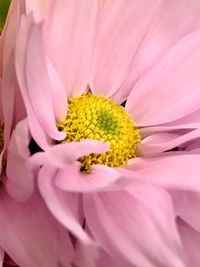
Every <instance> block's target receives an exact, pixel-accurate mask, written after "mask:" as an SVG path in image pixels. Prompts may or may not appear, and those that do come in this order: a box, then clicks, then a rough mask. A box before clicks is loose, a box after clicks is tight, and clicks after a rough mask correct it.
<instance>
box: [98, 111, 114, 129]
mask: <svg viewBox="0 0 200 267" xmlns="http://www.w3.org/2000/svg"><path fill="white" fill-rule="evenodd" d="M97 126H98V127H99V128H100V129H101V130H103V131H104V132H105V133H110V134H114V133H115V132H116V130H117V128H118V124H117V120H116V119H115V118H114V117H113V115H112V114H110V112H109V111H107V110H101V111H100V112H99V113H98V114H97Z"/></svg>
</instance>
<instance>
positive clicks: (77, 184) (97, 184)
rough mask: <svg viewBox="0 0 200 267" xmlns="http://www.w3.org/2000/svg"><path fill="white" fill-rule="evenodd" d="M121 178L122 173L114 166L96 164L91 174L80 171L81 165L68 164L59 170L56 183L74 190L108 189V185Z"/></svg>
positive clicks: (65, 188) (60, 186)
mask: <svg viewBox="0 0 200 267" xmlns="http://www.w3.org/2000/svg"><path fill="white" fill-rule="evenodd" d="M119 178H120V173H119V172H118V171H117V170H114V169H113V168H109V167H107V166H103V165H95V166H93V167H92V168H91V172H90V173H89V174H83V173H81V172H80V165H79V164H77V165H75V164H74V165H72V166H71V168H70V166H66V168H65V170H59V171H58V173H57V175H56V177H55V184H56V185H57V186H58V187H59V188H60V189H62V190H66V191H72V192H94V191H99V190H106V187H108V186H110V185H111V184H113V183H115V181H117V180H118V179H119Z"/></svg>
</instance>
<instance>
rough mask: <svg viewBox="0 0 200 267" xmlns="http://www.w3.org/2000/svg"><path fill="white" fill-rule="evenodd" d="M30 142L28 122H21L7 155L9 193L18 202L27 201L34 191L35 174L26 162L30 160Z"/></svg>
mask: <svg viewBox="0 0 200 267" xmlns="http://www.w3.org/2000/svg"><path fill="white" fill-rule="evenodd" d="M29 142H30V136H29V130H28V125H27V120H24V121H22V122H20V123H19V124H18V125H17V127H16V129H15V131H14V132H13V134H12V137H11V140H10V144H9V148H8V155H7V167H6V172H7V176H8V179H7V183H6V189H7V191H8V193H9V194H10V195H11V196H12V197H14V198H15V199H17V200H20V201H24V200H27V199H28V198H29V197H30V196H31V194H32V193H33V189H34V181H33V174H32V173H31V172H30V170H29V168H28V166H27V165H26V161H27V159H28V158H29V154H30V152H29V150H28V144H29Z"/></svg>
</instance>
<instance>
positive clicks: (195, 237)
mask: <svg viewBox="0 0 200 267" xmlns="http://www.w3.org/2000/svg"><path fill="white" fill-rule="evenodd" d="M177 226H178V229H179V233H180V236H181V239H182V243H183V248H184V250H185V254H186V255H187V258H188V262H187V265H186V266H191V267H199V266H200V257H199V247H200V234H199V233H198V232H196V231H195V230H194V229H192V228H191V227H190V226H189V225H187V224H186V223H185V222H184V221H182V220H180V219H179V220H178V221H177Z"/></svg>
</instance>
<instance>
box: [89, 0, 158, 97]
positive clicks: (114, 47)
mask: <svg viewBox="0 0 200 267" xmlns="http://www.w3.org/2000/svg"><path fill="white" fill-rule="evenodd" d="M158 6H159V2H158V1H150V4H149V5H147V4H146V1H145V0H141V1H137V0H132V1H129V0H118V1H116V2H115V4H113V1H112V0H108V1H105V3H104V5H103V6H102V8H101V9H100V12H99V17H98V24H97V30H96V31H97V35H96V39H95V51H94V59H93V66H92V73H91V78H90V86H91V89H92V91H93V92H94V94H97V95H103V96H106V97H110V96H111V95H112V94H113V93H114V92H115V91H116V90H117V89H119V88H120V86H121V85H122V83H123V82H124V80H125V78H126V76H127V75H128V73H129V72H130V68H131V66H132V62H133V60H134V57H135V55H136V53H137V51H138V49H139V47H140V45H141V42H142V40H143V38H144V36H145V34H146V32H147V31H148V28H149V26H150V24H151V21H152V19H153V16H154V14H155V12H156V9H157V8H158ZM141 18H142V19H141Z"/></svg>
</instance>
